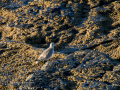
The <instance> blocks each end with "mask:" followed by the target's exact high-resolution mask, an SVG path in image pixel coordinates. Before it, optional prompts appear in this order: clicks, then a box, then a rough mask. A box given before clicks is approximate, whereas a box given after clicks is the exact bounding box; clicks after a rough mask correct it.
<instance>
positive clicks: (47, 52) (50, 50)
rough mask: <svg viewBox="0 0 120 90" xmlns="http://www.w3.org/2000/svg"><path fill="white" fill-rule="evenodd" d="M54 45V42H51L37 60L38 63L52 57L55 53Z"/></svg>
mask: <svg viewBox="0 0 120 90" xmlns="http://www.w3.org/2000/svg"><path fill="white" fill-rule="evenodd" d="M54 45H55V43H54V42H51V43H50V46H49V48H47V49H46V50H44V51H43V52H42V53H41V54H40V56H39V57H38V59H37V60H36V64H37V63H39V62H40V61H48V60H49V59H50V58H51V57H52V55H53V53H54Z"/></svg>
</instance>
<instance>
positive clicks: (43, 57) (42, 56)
mask: <svg viewBox="0 0 120 90" xmlns="http://www.w3.org/2000/svg"><path fill="white" fill-rule="evenodd" d="M49 49H50V48H48V49H46V50H44V51H43V52H42V53H41V54H40V56H39V58H38V60H42V59H45V58H46V57H47V55H48V54H49V52H48V50H49Z"/></svg>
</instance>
